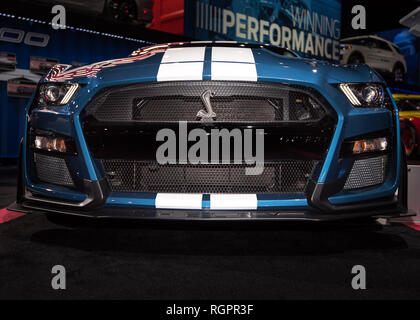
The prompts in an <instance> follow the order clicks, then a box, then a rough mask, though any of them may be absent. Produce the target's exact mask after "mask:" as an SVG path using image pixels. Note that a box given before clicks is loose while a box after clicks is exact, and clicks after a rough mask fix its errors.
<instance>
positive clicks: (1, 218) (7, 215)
mask: <svg viewBox="0 0 420 320" xmlns="http://www.w3.org/2000/svg"><path fill="white" fill-rule="evenodd" d="M24 215H25V214H24V213H22V212H15V211H10V210H7V208H3V209H0V223H5V222H7V221H10V220H13V219H16V218H19V217H21V216H24Z"/></svg>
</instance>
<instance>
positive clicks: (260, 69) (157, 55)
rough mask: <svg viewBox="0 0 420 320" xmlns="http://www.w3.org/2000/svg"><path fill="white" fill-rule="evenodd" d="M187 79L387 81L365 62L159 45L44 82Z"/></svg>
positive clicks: (64, 68) (56, 72)
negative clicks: (338, 62)
mask: <svg viewBox="0 0 420 320" xmlns="http://www.w3.org/2000/svg"><path fill="white" fill-rule="evenodd" d="M182 80H184V81H188V80H236V81H276V82H281V81H284V82H288V83H300V84H302V83H309V84H314V85H324V84H325V83H342V82H347V83H349V82H382V81H383V80H382V78H381V77H380V76H379V75H378V74H377V73H376V72H375V71H373V70H372V69H371V68H369V67H368V66H366V65H355V66H339V65H336V64H331V63H328V62H324V61H318V60H313V59H304V58H300V57H289V56H282V55H279V54H276V53H274V52H272V51H270V50H268V49H266V48H264V47H263V46H261V48H255V47H253V48H241V47H228V48H226V47H223V46H221V47H218V46H214V45H213V46H211V47H209V46H205V45H203V46H195V47H187V48H183V47H181V48H179V47H177V48H172V47H169V46H168V45H156V46H152V47H148V48H145V49H141V50H138V51H135V52H134V53H133V54H132V55H131V56H130V57H126V58H120V59H113V60H107V61H101V62H97V63H93V64H90V65H86V66H82V67H77V68H74V67H72V66H70V65H63V64H59V65H56V66H54V67H53V68H52V69H51V70H50V72H49V73H48V74H47V76H46V77H45V78H44V79H43V81H48V82H49V81H55V82H66V81H70V82H78V83H92V84H94V85H97V86H100V87H104V86H110V85H118V84H124V83H135V82H154V81H182Z"/></svg>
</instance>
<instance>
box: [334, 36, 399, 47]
mask: <svg viewBox="0 0 420 320" xmlns="http://www.w3.org/2000/svg"><path fill="white" fill-rule="evenodd" d="M366 38H370V39H376V40H381V41H385V42H386V43H388V44H390V45H393V43H392V42H391V41H389V40H387V39H384V38H381V37H378V36H376V35H373V34H370V35H366V36H357V37H349V38H344V39H341V41H340V42H345V41H349V40H357V39H366Z"/></svg>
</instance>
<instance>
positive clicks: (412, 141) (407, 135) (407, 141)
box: [401, 124, 417, 158]
mask: <svg viewBox="0 0 420 320" xmlns="http://www.w3.org/2000/svg"><path fill="white" fill-rule="evenodd" d="M401 140H402V142H403V144H404V149H405V154H406V156H407V158H410V157H411V156H413V155H414V154H415V152H414V150H415V149H416V144H417V135H416V129H415V128H414V127H413V126H412V125H411V124H410V125H409V126H407V127H405V128H404V131H402V132H401Z"/></svg>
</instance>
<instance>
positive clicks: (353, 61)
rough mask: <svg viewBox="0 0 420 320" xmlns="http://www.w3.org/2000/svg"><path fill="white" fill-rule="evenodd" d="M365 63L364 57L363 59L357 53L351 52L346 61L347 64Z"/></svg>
mask: <svg viewBox="0 0 420 320" xmlns="http://www.w3.org/2000/svg"><path fill="white" fill-rule="evenodd" d="M362 63H365V59H363V57H362V55H361V54H359V53H353V54H352V55H351V56H350V58H349V60H348V61H347V64H362Z"/></svg>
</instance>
